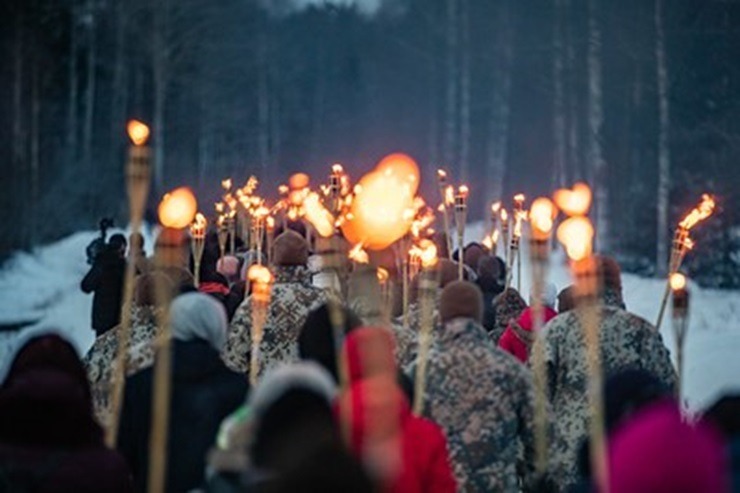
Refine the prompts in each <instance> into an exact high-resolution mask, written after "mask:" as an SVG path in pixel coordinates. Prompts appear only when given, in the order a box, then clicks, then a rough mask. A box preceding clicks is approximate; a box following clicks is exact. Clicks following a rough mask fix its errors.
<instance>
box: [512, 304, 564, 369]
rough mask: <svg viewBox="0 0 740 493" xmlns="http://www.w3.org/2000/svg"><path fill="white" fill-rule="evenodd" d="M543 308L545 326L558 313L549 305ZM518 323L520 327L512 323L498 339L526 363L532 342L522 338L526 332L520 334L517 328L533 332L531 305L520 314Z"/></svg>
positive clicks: (527, 332)
mask: <svg viewBox="0 0 740 493" xmlns="http://www.w3.org/2000/svg"><path fill="white" fill-rule="evenodd" d="M542 310H543V312H542V315H543V317H542V324H543V326H544V324H546V323H547V322H549V321H550V320H552V319H553V318H555V317H556V316H557V315H558V313H557V312H556V311H555V310H553V309H552V308H550V307H548V306H543V307H542ZM516 324H517V325H518V326H519V327H516V328H515V327H512V326H511V324H509V326H508V327H506V331H504V333H503V335H502V336H501V339H499V341H498V346H499V347H500V348H501V349H503V350H504V351H506V352H508V353H511V354H513V355H514V356H516V358H517V359H518V360H519V361H521V362H522V363H526V362H527V359H529V348H530V347H531V343H530V342H528V341H524V340H522V335H524V334H518V333H517V330H520V331H523V332H524V333H525V334H527V335H530V334H531V332H532V327H533V326H534V319H533V317H532V308H531V307H529V308H526V309H525V310H524V311H523V312H522V314H521V315H519V319H517V321H516Z"/></svg>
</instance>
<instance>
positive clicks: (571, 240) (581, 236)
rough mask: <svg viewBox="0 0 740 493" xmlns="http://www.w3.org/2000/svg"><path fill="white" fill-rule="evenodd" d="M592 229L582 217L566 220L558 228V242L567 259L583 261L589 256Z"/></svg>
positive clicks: (592, 234) (589, 222)
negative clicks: (563, 248) (562, 247)
mask: <svg viewBox="0 0 740 493" xmlns="http://www.w3.org/2000/svg"><path fill="white" fill-rule="evenodd" d="M593 237H594V228H593V226H592V225H591V221H589V220H588V219H586V218H585V217H582V216H575V217H571V218H568V219H566V220H565V221H564V222H563V223H562V224H561V225H560V227H558V240H559V241H560V243H562V244H563V246H564V247H565V250H566V252H567V254H568V258H570V259H571V260H573V261H579V260H583V259H585V258H587V257H589V256H590V255H591V252H592V245H593Z"/></svg>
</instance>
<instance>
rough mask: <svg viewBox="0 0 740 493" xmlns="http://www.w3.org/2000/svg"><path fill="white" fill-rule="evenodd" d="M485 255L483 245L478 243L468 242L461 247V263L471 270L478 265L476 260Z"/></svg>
mask: <svg viewBox="0 0 740 493" xmlns="http://www.w3.org/2000/svg"><path fill="white" fill-rule="evenodd" d="M487 256H488V255H487V254H486V249H485V247H484V246H483V245H481V244H480V243H468V245H467V246H466V247H465V248H463V263H464V264H465V265H467V266H468V267H470V268H471V269H473V270H475V269H476V268H477V267H478V261H479V260H480V259H481V258H482V257H487Z"/></svg>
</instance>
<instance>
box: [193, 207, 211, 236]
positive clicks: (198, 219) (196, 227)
mask: <svg viewBox="0 0 740 493" xmlns="http://www.w3.org/2000/svg"><path fill="white" fill-rule="evenodd" d="M207 226H208V221H207V220H206V216H204V215H203V214H201V213H200V212H198V213H197V214H196V215H195V221H193V224H191V225H190V234H191V235H193V238H196V239H202V238H203V237H204V236H205V234H206V227H207Z"/></svg>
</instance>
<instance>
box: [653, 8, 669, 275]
mask: <svg viewBox="0 0 740 493" xmlns="http://www.w3.org/2000/svg"><path fill="white" fill-rule="evenodd" d="M655 62H656V64H655V65H656V70H657V74H656V81H657V86H658V190H657V202H658V204H657V213H658V217H657V228H658V230H657V235H656V241H657V250H656V257H655V262H656V265H657V268H658V273H659V274H660V275H665V274H666V273H667V269H668V249H669V246H670V245H669V242H670V233H669V226H668V208H669V207H668V206H669V193H670V186H671V155H670V145H669V141H668V139H669V130H670V128H669V126H670V107H669V104H668V68H667V66H666V53H665V30H664V28H663V0H655Z"/></svg>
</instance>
